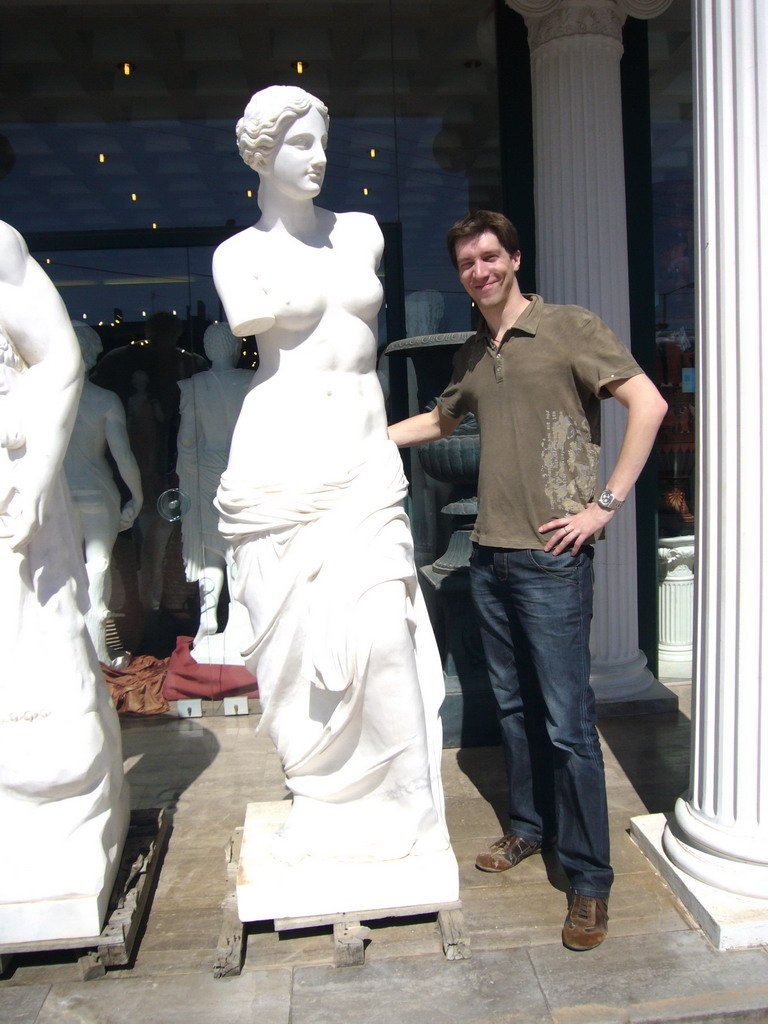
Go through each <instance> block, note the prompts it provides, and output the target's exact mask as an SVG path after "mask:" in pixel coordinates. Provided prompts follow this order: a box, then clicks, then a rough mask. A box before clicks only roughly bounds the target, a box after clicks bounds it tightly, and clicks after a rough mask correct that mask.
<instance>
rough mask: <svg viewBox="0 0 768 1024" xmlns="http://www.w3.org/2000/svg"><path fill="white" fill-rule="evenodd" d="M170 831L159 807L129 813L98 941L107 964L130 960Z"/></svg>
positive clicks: (112, 965) (118, 965) (109, 965)
mask: <svg viewBox="0 0 768 1024" xmlns="http://www.w3.org/2000/svg"><path fill="white" fill-rule="evenodd" d="M169 834H170V823H169V820H168V815H166V814H165V812H164V811H163V809H162V808H152V809H150V810H138V811H133V812H132V813H131V824H130V828H129V829H128V836H127V837H126V841H125V847H124V849H123V858H122V861H121V864H120V871H119V872H118V877H117V880H116V882H115V888H114V892H113V900H114V903H113V909H112V912H111V913H110V915H109V917H108V919H107V923H106V925H105V926H104V929H103V930H102V933H101V935H100V936H99V941H98V944H97V947H98V951H99V957H100V958H101V960H102V962H103V963H104V965H105V966H106V967H121V966H124V965H125V964H128V963H130V961H131V957H132V955H133V947H134V945H135V943H136V937H137V935H138V933H139V928H140V927H141V924H142V921H143V919H144V915H145V912H146V910H147V905H148V902H149V897H150V895H151V893H152V892H153V890H154V887H155V882H156V880H157V875H158V872H159V870H160V864H161V862H162V858H163V854H164V853H165V847H166V845H167V842H168V836H169ZM115 897H116V898H115Z"/></svg>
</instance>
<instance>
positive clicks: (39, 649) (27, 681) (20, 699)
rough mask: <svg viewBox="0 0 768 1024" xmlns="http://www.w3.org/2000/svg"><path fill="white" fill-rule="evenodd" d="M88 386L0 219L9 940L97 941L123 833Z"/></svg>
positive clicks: (58, 320)
mask: <svg viewBox="0 0 768 1024" xmlns="http://www.w3.org/2000/svg"><path fill="white" fill-rule="evenodd" d="M82 383H83V368H82V362H81V358H80V349H79V348H78V345H77V341H76V339H75V335H74V332H73V330H72V327H71V325H70V323H69V319H68V317H67V313H66V310H65V308H64V304H63V303H62V301H61V299H60V298H59V296H58V294H57V292H56V289H55V288H54V287H53V285H52V284H51V282H50V281H49V279H48V278H47V277H46V275H45V274H44V273H43V271H42V269H41V268H40V266H39V265H38V264H37V263H36V262H35V261H34V260H33V259H32V258H31V257H30V255H29V252H28V251H27V247H26V245H25V243H24V240H23V239H22V237H21V235H19V233H18V232H17V231H15V230H14V229H13V228H12V227H10V226H9V225H8V224H4V223H2V222H0V822H2V827H1V828H0V943H11V942H26V941H30V942H31V941H37V940H43V939H57V938H65V937H73V936H74V937H82V936H92V935H96V934H98V933H99V931H100V930H101V925H102V923H103V914H104V911H105V909H106V904H107V901H108V899H109V894H110V890H111V885H112V881H113V878H114V874H115V872H116V870H117V866H118V862H119V858H120V853H121V849H122V843H123V839H124V836H125V830H126V828H127V816H128V802H127V799H128V793H127V787H126V786H125V785H124V781H123V766H122V755H121V742H120V726H119V724H118V721H117V715H116V713H115V710H114V707H113V706H112V702H111V700H110V697H109V693H108V691H107V687H106V684H105V682H104V678H103V676H102V674H101V671H100V669H99V664H98V661H97V660H96V656H95V653H94V650H93V646H92V644H91V642H90V640H89V638H88V634H87V632H86V628H85V622H84V619H83V615H84V612H85V609H86V607H87V586H86V579H85V572H84V568H83V559H82V554H81V550H80V546H79V542H78V538H77V537H76V534H75V531H74V529H73V526H72V522H71V515H70V513H71V505H70V501H69V497H68V495H67V489H66V485H65V482H64V479H63V474H62V471H61V468H62V463H63V460H64V452H65V450H66V447H67V442H68V440H69V435H70V432H71V430H72V425H73V423H74V421H75V416H76V413H77V406H78V399H79V397H80V390H81V387H82Z"/></svg>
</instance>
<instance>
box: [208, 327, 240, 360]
mask: <svg viewBox="0 0 768 1024" xmlns="http://www.w3.org/2000/svg"><path fill="white" fill-rule="evenodd" d="M241 345H242V339H241V338H238V337H236V336H235V335H234V334H233V333H232V332H231V331H230V329H229V324H225V323H219V322H218V321H217V322H216V323H213V324H211V325H210V326H209V327H206V329H205V334H204V335H203V348H204V349H205V354H206V355H207V356H208V358H209V359H210V360H211V362H213V360H214V358H215V357H216V356H221V357H222V358H223V359H226V358H231V359H234V357H235V355H237V354H238V353H239V350H240V346H241ZM235 361H236V360H235Z"/></svg>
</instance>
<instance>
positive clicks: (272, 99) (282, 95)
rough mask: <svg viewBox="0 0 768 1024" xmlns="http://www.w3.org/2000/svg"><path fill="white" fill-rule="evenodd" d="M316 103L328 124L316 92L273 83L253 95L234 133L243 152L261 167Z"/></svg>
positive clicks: (255, 166) (326, 122) (251, 162)
mask: <svg viewBox="0 0 768 1024" xmlns="http://www.w3.org/2000/svg"><path fill="white" fill-rule="evenodd" d="M312 107H314V108H315V110H317V111H318V112H319V113H320V115H321V116H322V118H323V120H324V121H325V126H326V128H327V127H328V124H329V121H330V118H329V117H328V108H327V107H326V105H325V104H324V103H323V101H322V100H319V99H318V98H317V97H316V96H312V95H311V93H308V92H305V91H304V89H299V88H298V86H294V85H270V86H269V87H268V88H266V89H262V90H261V91H260V92H257V93H256V94H255V95H253V96H252V97H251V98H250V100H249V101H248V105H247V106H246V108H245V111H244V112H243V116H242V117H241V118H240V120H239V121H238V122H237V128H236V129H235V134H236V136H237V148H238V150H239V151H240V156H241V157H242V158H243V160H244V161H245V162H246V163H247V164H248V166H249V167H252V168H253V170H254V171H258V169H259V167H261V166H263V164H264V161H265V160H266V159H267V157H268V156H269V154H270V153H271V152H272V150H273V149H275V148H276V147H277V146H279V145H280V143H281V142H282V139H283V136H284V135H285V132H286V131H287V129H288V127H289V126H290V125H291V124H293V122H294V121H296V120H298V119H299V118H300V117H303V115H304V114H306V113H308V111H309V110H311V108H312Z"/></svg>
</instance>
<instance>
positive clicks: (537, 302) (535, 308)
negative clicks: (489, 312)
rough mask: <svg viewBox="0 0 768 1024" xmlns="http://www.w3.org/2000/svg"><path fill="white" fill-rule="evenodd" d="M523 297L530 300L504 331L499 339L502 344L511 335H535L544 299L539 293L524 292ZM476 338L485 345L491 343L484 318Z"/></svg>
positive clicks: (489, 330)
mask: <svg viewBox="0 0 768 1024" xmlns="http://www.w3.org/2000/svg"><path fill="white" fill-rule="evenodd" d="M524 297H525V298H526V299H530V300H531V301H530V302H529V303H528V305H527V306H526V307H525V309H524V310H523V312H522V313H521V314H520V316H519V317H518V318H517V320H515V322H514V324H513V325H512V327H510V328H509V330H508V331H506V332H505V334H504V337H503V338H502V339H501V340H502V344H503V343H504V342H505V341H506V340H507V338H509V337H512V336H513V335H520V334H526V335H528V336H529V337H531V338H535V337H536V333H537V331H538V329H539V321H540V320H541V312H542V306H543V304H544V300H543V299H542V297H541V296H540V295H534V294H533V293H531V294H530V295H528V294H526V295H524ZM477 339H478V341H482V342H483V343H484V344H485V345H493V334H492V333H491V329H490V328H489V326H488V324H487V323H486V322H485V320H482V321H481V323H480V327H479V329H478V332H477Z"/></svg>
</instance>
